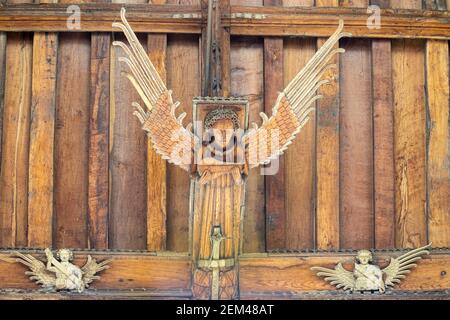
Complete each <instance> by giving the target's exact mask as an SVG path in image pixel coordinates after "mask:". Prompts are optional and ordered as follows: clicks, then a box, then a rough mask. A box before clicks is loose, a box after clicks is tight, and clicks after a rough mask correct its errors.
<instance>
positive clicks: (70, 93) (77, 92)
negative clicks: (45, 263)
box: [53, 33, 90, 248]
mask: <svg viewBox="0 0 450 320" xmlns="http://www.w3.org/2000/svg"><path fill="white" fill-rule="evenodd" d="M89 70H90V36H89V35H87V34H82V33H76V34H62V35H59V46H58V73H57V79H56V81H57V83H58V85H57V92H56V127H55V151H54V152H55V167H54V175H55V180H54V184H55V190H57V192H56V193H55V197H54V198H55V203H54V206H55V207H54V221H53V245H54V247H57V248H61V247H70V248H85V247H86V246H87V194H88V146H89V138H88V132H89V87H90V80H89V78H90V72H89Z"/></svg>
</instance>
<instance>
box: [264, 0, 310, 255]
mask: <svg viewBox="0 0 450 320" xmlns="http://www.w3.org/2000/svg"><path fill="white" fill-rule="evenodd" d="M313 4H314V2H313V1H310V0H289V1H283V5H284V6H313ZM284 43H285V48H284V86H286V85H287V84H288V83H289V82H290V81H291V80H292V79H293V78H294V76H295V75H296V74H297V73H298V72H299V71H300V70H301V69H302V68H303V67H304V65H305V64H306V63H307V62H308V61H309V59H310V58H311V57H312V56H313V55H314V53H315V50H316V40H315V39H285V40H284ZM284 86H283V88H284ZM272 101H273V100H272ZM272 103H273V102H272ZM315 131H316V116H315V114H312V115H311V116H310V119H309V121H308V123H307V124H306V125H305V126H304V127H303V129H302V130H301V133H300V134H299V135H297V137H296V138H295V140H294V142H293V143H292V145H290V146H289V148H288V150H287V152H286V155H285V171H284V175H285V183H286V195H285V202H286V248H288V249H305V248H313V247H314V211H315V208H314V207H315V204H314V198H315V194H314V193H315V191H314V188H315V181H314V180H315V160H316V159H315V151H316V150H315V148H316V145H315V138H316V133H315Z"/></svg>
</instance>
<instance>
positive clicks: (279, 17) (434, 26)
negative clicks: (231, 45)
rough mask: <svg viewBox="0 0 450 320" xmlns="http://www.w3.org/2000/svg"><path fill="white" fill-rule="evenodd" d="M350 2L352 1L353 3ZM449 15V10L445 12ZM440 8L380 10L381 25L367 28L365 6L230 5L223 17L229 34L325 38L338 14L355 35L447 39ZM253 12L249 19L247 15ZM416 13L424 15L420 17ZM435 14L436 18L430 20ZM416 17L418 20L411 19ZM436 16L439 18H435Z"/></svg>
mask: <svg viewBox="0 0 450 320" xmlns="http://www.w3.org/2000/svg"><path fill="white" fill-rule="evenodd" d="M352 3H353V2H352ZM447 14H448V13H447ZM447 14H443V13H440V12H439V11H427V12H423V11H419V10H390V9H387V10H384V9H382V10H381V16H382V17H383V19H382V20H383V27H382V28H380V29H369V28H367V19H368V17H369V15H371V13H370V12H369V13H368V12H367V8H366V7H364V8H359V9H358V8H330V7H327V8H302V7H295V8H286V7H250V6H233V7H232V9H231V16H230V17H231V18H230V19H226V18H224V19H225V20H226V22H227V23H228V24H227V25H229V26H230V30H231V34H232V35H242V36H244V35H247V36H248V35H252V36H309V37H328V36H329V35H330V34H332V32H333V31H334V30H335V29H336V24H337V20H338V19H337V17H340V18H341V19H344V21H345V24H346V31H348V32H351V33H352V34H353V36H354V37H358V38H366V37H369V38H435V39H449V33H450V32H449V31H448V26H446V25H448V20H447V21H445V20H446V19H448V18H443V17H444V15H447ZM251 15H253V16H252V17H251V18H249V16H251ZM419 15H420V16H422V15H424V16H427V18H426V19H425V20H422V18H424V17H423V16H422V18H419ZM431 16H434V17H435V18H436V20H434V19H431ZM413 17H416V18H417V19H419V20H416V21H414V18H413ZM438 17H442V18H443V19H441V18H438Z"/></svg>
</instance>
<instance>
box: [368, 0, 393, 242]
mask: <svg viewBox="0 0 450 320" xmlns="http://www.w3.org/2000/svg"><path fill="white" fill-rule="evenodd" d="M370 3H371V4H372V5H378V6H379V7H380V8H388V7H389V1H385V0H372V1H371V2H370ZM372 86H373V148H374V150H373V157H374V160H373V161H374V193H375V194H374V214H375V248H394V247H395V199H394V194H395V192H394V184H395V182H394V105H393V98H392V58H391V41H390V40H387V39H383V40H373V41H372Z"/></svg>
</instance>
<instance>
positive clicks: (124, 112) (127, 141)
mask: <svg viewBox="0 0 450 320" xmlns="http://www.w3.org/2000/svg"><path fill="white" fill-rule="evenodd" d="M121 39H122V37H121ZM139 40H140V41H141V44H143V46H144V48H145V42H146V39H144V38H142V37H140V38H139ZM121 56H124V53H123V52H122V49H120V48H114V50H111V90H110V92H111V95H110V98H111V99H110V104H111V110H110V135H109V149H110V151H109V170H110V172H109V176H110V196H109V201H110V202H109V206H110V215H109V227H110V229H109V246H110V247H111V248H121V249H145V248H146V247H147V233H146V232H147V231H146V229H147V223H146V216H147V182H146V180H147V179H146V174H145V171H146V169H145V168H146V151H147V140H146V137H145V134H144V132H143V131H142V129H141V126H140V123H139V121H138V119H137V118H136V117H135V116H134V115H133V114H132V113H133V110H132V107H131V103H132V102H133V101H137V102H139V101H140V98H139V95H138V93H137V92H136V90H135V89H134V87H133V86H132V84H131V83H130V82H129V80H128V79H127V78H126V77H123V76H122V75H121V72H122V71H124V70H126V69H125V67H124V66H123V65H121V64H119V61H118V57H121Z"/></svg>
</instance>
